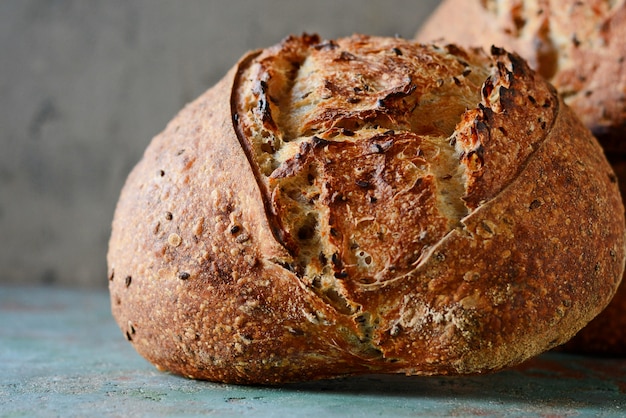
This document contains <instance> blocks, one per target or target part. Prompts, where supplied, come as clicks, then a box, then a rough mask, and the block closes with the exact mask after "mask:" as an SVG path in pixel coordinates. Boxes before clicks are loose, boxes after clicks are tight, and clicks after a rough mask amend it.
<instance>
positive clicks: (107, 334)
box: [0, 287, 626, 417]
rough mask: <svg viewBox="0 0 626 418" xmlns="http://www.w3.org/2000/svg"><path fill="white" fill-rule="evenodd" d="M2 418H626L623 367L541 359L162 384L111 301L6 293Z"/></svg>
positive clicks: (165, 377) (167, 379)
mask: <svg viewBox="0 0 626 418" xmlns="http://www.w3.org/2000/svg"><path fill="white" fill-rule="evenodd" d="M0 367H1V371H0V416H1V417H48V416H60V417H73V416H86V417H96V416H97V417H109V416H119V417H127V416H128V417H130V416H132V417H141V416H146V417H174V416H219V417H241V416H255V417H332V416H341V417H369V416H385V417H438V416H461V417H471V416H511V417H533V416H540V417H569V416H572V417H574V416H606V417H609V416H616V417H619V416H626V360H622V359H598V358H589V357H583V356H572V355H565V354H559V353H548V354H544V355H542V356H540V357H538V358H536V359H533V360H531V361H529V362H528V363H526V364H524V365H522V366H519V367H517V368H515V369H512V370H506V371H503V372H500V373H496V374H492V375H487V376H473V377H460V378H458V377H457V378H454V377H434V378H424V377H405V376H381V375H374V376H363V377H354V378H346V379H338V380H332V381H321V382H308V383H302V384H295V385H287V386H282V387H276V388H271V387H249V386H233V385H223V384H215V383H210V382H199V381H192V380H188V379H184V378H180V377H177V376H173V375H170V374H167V373H161V372H158V371H157V370H156V369H154V368H153V367H152V366H151V365H150V364H149V363H147V362H146V361H144V360H143V359H142V358H141V357H140V356H139V355H138V354H136V353H135V351H134V350H133V348H132V347H131V346H130V344H128V343H127V342H126V340H125V339H124V337H123V335H122V333H121V332H120V331H119V329H118V328H117V326H116V325H115V323H114V322H113V319H112V318H111V316H110V313H109V301H108V295H107V293H106V292H86V291H80V290H67V289H66V290H63V289H56V288H45V287H39V288H19V287H18V288H15V287H0Z"/></svg>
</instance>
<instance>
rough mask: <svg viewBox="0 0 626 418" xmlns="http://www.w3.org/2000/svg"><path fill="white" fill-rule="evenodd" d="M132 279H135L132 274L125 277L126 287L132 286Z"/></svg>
mask: <svg viewBox="0 0 626 418" xmlns="http://www.w3.org/2000/svg"><path fill="white" fill-rule="evenodd" d="M132 281H133V278H132V277H131V276H126V278H125V279H124V284H126V287H128V286H130V284H131V282H132Z"/></svg>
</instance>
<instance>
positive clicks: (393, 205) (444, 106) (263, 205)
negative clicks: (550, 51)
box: [108, 35, 625, 384]
mask: <svg viewBox="0 0 626 418" xmlns="http://www.w3.org/2000/svg"><path fill="white" fill-rule="evenodd" d="M624 225H625V222H624V208H623V206H622V202H621V199H620V194H619V190H618V185H617V183H616V177H615V174H614V172H613V170H612V168H611V166H610V165H609V164H608V163H607V161H606V159H605V157H604V155H603V153H602V150H601V148H600V146H599V144H598V143H597V141H596V140H595V139H594V138H593V136H592V135H591V133H590V132H589V130H587V129H586V128H585V127H584V125H583V124H582V123H581V122H580V120H579V119H578V118H576V117H575V116H574V114H573V113H572V111H571V110H570V108H569V107H567V106H566V105H565V104H564V103H563V102H562V101H561V100H560V99H559V97H558V95H557V94H556V92H555V90H554V89H553V87H551V86H550V85H549V84H548V83H546V82H545V81H543V79H542V78H540V77H538V76H536V74H535V73H534V72H533V71H531V70H530V69H529V67H528V65H527V64H526V63H525V61H523V60H522V59H521V58H520V57H519V56H518V55H515V54H511V53H508V52H506V51H504V50H502V49H497V48H493V49H492V50H491V51H490V52H489V53H485V52H482V51H481V50H465V49H462V48H460V47H457V46H454V45H447V46H443V47H438V46H433V45H422V44H419V43H417V42H412V41H408V40H403V39H399V38H377V37H367V36H362V35H354V36H352V37H348V38H342V39H338V40H322V39H320V38H319V37H317V36H315V35H302V36H292V37H288V38H286V39H285V40H284V41H283V42H281V43H280V44H279V45H276V46H274V47H271V48H267V49H264V50H260V51H255V52H251V53H249V54H248V55H246V56H245V57H243V58H242V59H241V61H240V62H239V63H238V64H237V65H236V66H235V67H234V68H233V69H232V70H231V71H230V72H229V73H228V74H227V75H226V76H225V77H224V78H223V79H222V80H221V81H220V82H219V83H218V84H217V85H216V86H214V87H213V88H211V89H210V90H208V91H207V92H206V93H205V94H203V95H202V96H201V97H199V98H198V99H197V100H195V101H194V102H192V103H190V104H189V105H187V106H186V107H185V108H184V109H183V110H182V111H181V112H180V113H179V114H178V115H177V116H176V117H175V118H174V119H173V120H172V121H171V122H170V123H169V124H168V126H167V128H166V129H165V130H164V131H163V132H162V133H161V134H159V135H158V136H157V137H155V138H154V139H153V141H152V142H151V144H150V145H149V147H148V149H147V150H146V152H145V154H144V156H143V158H142V160H141V161H140V162H139V164H138V165H137V166H136V167H135V168H134V170H133V171H132V173H131V174H130V176H129V178H128V180H127V182H126V184H125V186H124V188H123V191H122V193H121V196H120V200H119V202H118V206H117V209H116V213H115V217H114V221H113V228H112V235H111V239H110V246H109V252H108V266H109V286H110V294H111V304H112V311H113V315H114V317H115V319H116V320H117V322H118V324H119V326H120V327H121V329H122V332H123V333H124V334H125V335H126V337H127V339H128V340H129V341H130V342H131V343H132V344H133V346H134V347H135V348H136V350H137V351H138V352H139V353H140V354H141V355H143V356H144V357H145V358H147V359H148V360H149V361H150V362H152V363H154V364H155V365H156V366H157V367H158V368H159V369H162V370H169V371H171V372H174V373H177V374H181V375H183V376H187V377H190V378H197V379H208V380H213V381H220V382H232V383H248V384H251V383H254V384H278V383H283V382H291V381H299V380H308V379H321V378H331V377H337V376H342V375H354V374H363V373H406V374H416V375H433V374H450V375H453V374H468V373H484V372H489V371H493V370H498V369H500V368H502V367H506V366H509V365H513V364H516V363H519V362H521V361H523V360H525V359H527V358H529V357H531V356H534V355H536V354H538V353H541V352H542V351H544V350H548V349H550V348H552V347H555V346H557V345H559V344H562V343H564V342H565V341H567V340H568V339H570V338H571V337H572V335H574V334H575V333H576V332H577V331H578V330H579V329H581V328H582V327H583V326H584V325H585V324H587V323H588V322H589V321H590V320H591V319H592V318H593V317H595V316H596V315H597V314H598V313H599V312H600V311H601V310H602V309H603V308H604V307H605V306H606V304H607V303H608V302H609V300H610V299H611V297H612V296H613V294H614V292H615V290H616V288H617V286H618V284H619V281H620V279H621V277H622V273H623V270H624V260H625V248H624V246H625V227H624Z"/></svg>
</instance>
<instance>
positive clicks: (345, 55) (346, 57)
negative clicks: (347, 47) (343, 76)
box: [337, 51, 357, 61]
mask: <svg viewBox="0 0 626 418" xmlns="http://www.w3.org/2000/svg"><path fill="white" fill-rule="evenodd" d="M355 59H357V58H356V55H354V54H351V53H349V52H347V51H341V53H340V54H339V57H338V58H337V60H338V61H354V60H355Z"/></svg>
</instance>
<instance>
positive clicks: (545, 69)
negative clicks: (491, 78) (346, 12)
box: [416, 0, 626, 355]
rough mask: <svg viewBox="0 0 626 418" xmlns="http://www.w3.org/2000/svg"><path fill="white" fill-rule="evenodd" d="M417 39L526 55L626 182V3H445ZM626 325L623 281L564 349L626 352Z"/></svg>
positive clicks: (552, 0)
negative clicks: (583, 124) (604, 305)
mask: <svg viewBox="0 0 626 418" xmlns="http://www.w3.org/2000/svg"><path fill="white" fill-rule="evenodd" d="M416 39H417V40H419V41H423V42H430V41H435V40H438V42H443V43H447V42H456V43H459V44H460V45H464V46H467V47H470V46H471V47H477V46H481V47H483V48H490V47H491V46H492V45H497V46H499V47H504V48H507V49H508V50H511V51H515V52H517V53H519V54H520V55H521V56H522V57H524V58H525V59H526V60H528V62H529V63H530V66H531V67H532V68H534V69H536V70H537V71H538V72H539V73H540V74H541V75H542V76H544V77H545V78H546V79H548V80H549V81H551V82H552V83H553V84H554V85H555V87H556V88H557V91H558V92H559V93H560V94H561V96H562V97H563V98H564V100H565V102H566V103H567V104H568V105H569V106H570V107H571V108H572V109H573V110H574V111H575V113H576V114H577V116H578V117H579V118H581V119H582V120H583V122H584V123H585V125H586V126H587V127H588V128H590V129H591V130H592V132H593V133H594V134H595V136H596V137H597V138H598V140H599V141H600V144H601V145H602V146H603V147H604V149H605V152H606V154H607V156H608V157H609V160H610V161H611V162H612V163H613V165H614V168H615V171H616V172H617V175H618V181H619V182H620V184H622V185H623V184H626V170H624V168H623V167H624V161H626V1H624V0H617V1H613V0H610V1H609V0H589V1H576V0H522V1H520V0H505V1H494V0H444V1H442V3H441V4H440V6H439V7H438V9H436V11H435V12H434V13H433V15H432V16H431V17H430V18H429V19H428V20H427V21H426V23H425V24H424V25H423V27H422V28H420V30H419V32H418V34H417V36H416ZM623 196H624V195H623ZM625 325H626V284H623V285H622V288H620V291H619V292H618V294H617V295H616V296H615V298H614V299H613V300H612V301H611V303H610V305H609V306H608V307H607V309H606V310H605V311H604V312H603V313H602V314H601V315H599V316H598V318H596V319H595V320H594V321H593V322H592V323H591V324H589V326H587V327H585V329H584V330H582V331H581V332H580V333H579V334H578V335H577V336H576V337H575V338H574V339H573V340H572V341H571V342H569V343H568V344H567V345H566V346H565V347H564V348H565V349H566V350H569V351H582V352H587V353H596V354H610V355H626V326H625Z"/></svg>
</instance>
